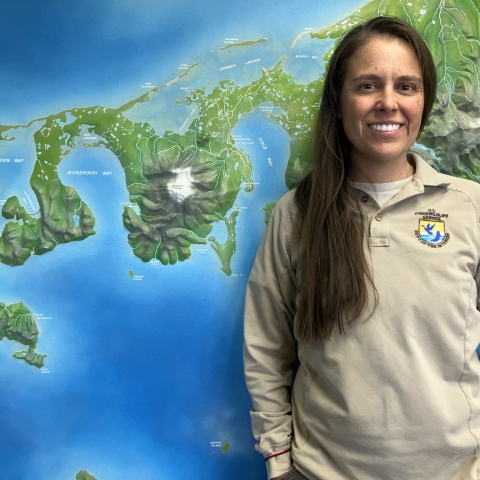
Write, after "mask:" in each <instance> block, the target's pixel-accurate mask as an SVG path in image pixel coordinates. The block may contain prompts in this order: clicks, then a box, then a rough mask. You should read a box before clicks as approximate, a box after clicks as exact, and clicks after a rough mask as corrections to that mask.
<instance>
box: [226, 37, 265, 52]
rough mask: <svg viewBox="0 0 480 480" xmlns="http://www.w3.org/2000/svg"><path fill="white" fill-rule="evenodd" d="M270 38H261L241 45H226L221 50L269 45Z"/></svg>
mask: <svg viewBox="0 0 480 480" xmlns="http://www.w3.org/2000/svg"><path fill="white" fill-rule="evenodd" d="M267 42H268V38H260V39H258V40H247V41H246V42H240V43H229V44H227V45H224V46H223V47H220V49H219V50H227V49H228V48H234V47H253V46H254V45H256V44H257V43H267Z"/></svg>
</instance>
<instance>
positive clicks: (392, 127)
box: [369, 123, 400, 132]
mask: <svg viewBox="0 0 480 480" xmlns="http://www.w3.org/2000/svg"><path fill="white" fill-rule="evenodd" d="M369 127H370V128H371V129H372V130H379V131H382V132H393V131H395V130H398V129H399V128H400V124H398V123H394V124H392V123H389V124H388V125H385V124H384V123H382V124H380V123H374V124H372V125H369Z"/></svg>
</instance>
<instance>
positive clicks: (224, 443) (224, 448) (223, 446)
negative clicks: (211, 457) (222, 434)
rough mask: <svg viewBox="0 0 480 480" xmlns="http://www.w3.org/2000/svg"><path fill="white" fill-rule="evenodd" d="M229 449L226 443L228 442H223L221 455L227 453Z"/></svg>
mask: <svg viewBox="0 0 480 480" xmlns="http://www.w3.org/2000/svg"><path fill="white" fill-rule="evenodd" d="M229 448H230V444H229V443H228V440H225V441H224V442H223V444H222V454H224V453H227V452H228V450H229Z"/></svg>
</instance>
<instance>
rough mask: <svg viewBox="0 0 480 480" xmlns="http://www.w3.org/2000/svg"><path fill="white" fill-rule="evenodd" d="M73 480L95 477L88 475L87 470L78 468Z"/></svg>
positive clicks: (91, 479)
mask: <svg viewBox="0 0 480 480" xmlns="http://www.w3.org/2000/svg"><path fill="white" fill-rule="evenodd" d="M75 480H97V479H96V477H94V476H93V475H90V473H88V470H80V471H79V472H78V473H77V474H76V475H75Z"/></svg>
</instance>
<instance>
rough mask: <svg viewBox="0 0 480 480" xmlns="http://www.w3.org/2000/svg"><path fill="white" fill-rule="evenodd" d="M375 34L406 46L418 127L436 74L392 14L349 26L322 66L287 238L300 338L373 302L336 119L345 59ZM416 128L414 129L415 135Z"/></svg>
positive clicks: (326, 334) (324, 330)
mask: <svg viewBox="0 0 480 480" xmlns="http://www.w3.org/2000/svg"><path fill="white" fill-rule="evenodd" d="M375 37H377V38H378V37H387V38H388V37H393V38H399V39H401V40H403V41H405V42H406V43H407V44H408V45H410V47H411V48H412V50H413V52H414V53H415V56H416V58H417V60H418V64H419V68H420V70H421V73H422V81H423V92H424V109H423V115H422V121H421V126H420V132H421V131H422V130H423V128H424V126H425V123H426V121H427V118H428V114H429V113H430V110H431V109H432V105H433V102H434V99H435V93H436V84H437V80H436V73H435V64H434V62H433V59H432V55H431V53H430V51H429V49H428V47H427V46H426V44H425V42H424V41H423V39H422V38H421V37H420V35H419V34H418V33H417V31H416V30H415V29H414V28H413V27H411V26H410V25H409V24H408V23H406V22H404V21H403V20H400V19H398V18H394V17H377V18H374V19H372V20H369V21H368V22H367V23H365V24H364V25H360V26H358V27H356V28H354V29H353V30H351V31H350V32H348V33H347V34H346V35H345V36H344V37H343V39H342V40H341V42H340V43H339V44H338V46H337V48H336V50H335V52H334V54H333V56H332V58H331V60H330V64H329V66H328V70H327V74H326V78H325V84H324V89H323V95H322V100H321V105H320V111H319V115H318V122H317V129H316V136H315V144H314V152H313V162H312V168H311V171H310V173H309V174H308V175H307V176H306V177H305V178H304V179H303V180H302V181H301V182H300V184H299V186H298V188H297V191H296V193H295V201H296V204H297V207H298V213H297V218H296V228H295V237H294V240H295V241H296V242H297V244H298V246H299V263H298V267H299V275H300V292H299V294H300V298H299V306H298V315H297V320H296V322H297V323H296V335H297V337H298V338H299V340H301V341H304V342H306V343H312V342H314V341H316V340H319V339H322V338H323V339H328V338H330V336H331V334H332V332H333V330H334V328H335V326H337V327H338V330H339V332H340V333H345V321H348V322H349V323H350V322H351V321H352V320H354V319H355V318H357V317H358V316H359V315H360V314H361V313H362V312H363V311H364V310H365V309H366V307H367V304H368V302H369V291H371V294H372V295H373V302H372V308H375V306H376V304H377V301H378V294H377V291H376V289H375V285H374V282H373V276H372V273H371V271H370V268H369V264H368V262H367V259H366V256H365V250H364V237H365V226H364V221H363V215H362V212H361V209H360V205H359V203H358V200H357V198H356V196H355V193H354V188H353V186H352V185H351V183H350V181H349V180H348V177H349V172H350V168H351V158H350V146H349V142H348V139H347V137H346V136H345V132H344V130H343V126H342V121H341V120H340V119H339V112H340V100H341V93H342V87H343V83H344V79H345V75H346V71H347V68H348V59H349V58H350V57H351V56H352V55H354V54H355V52H356V51H357V50H358V49H359V48H360V47H362V46H363V45H365V44H366V43H368V42H369V41H370V40H371V39H372V38H375ZM420 132H419V134H420Z"/></svg>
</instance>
